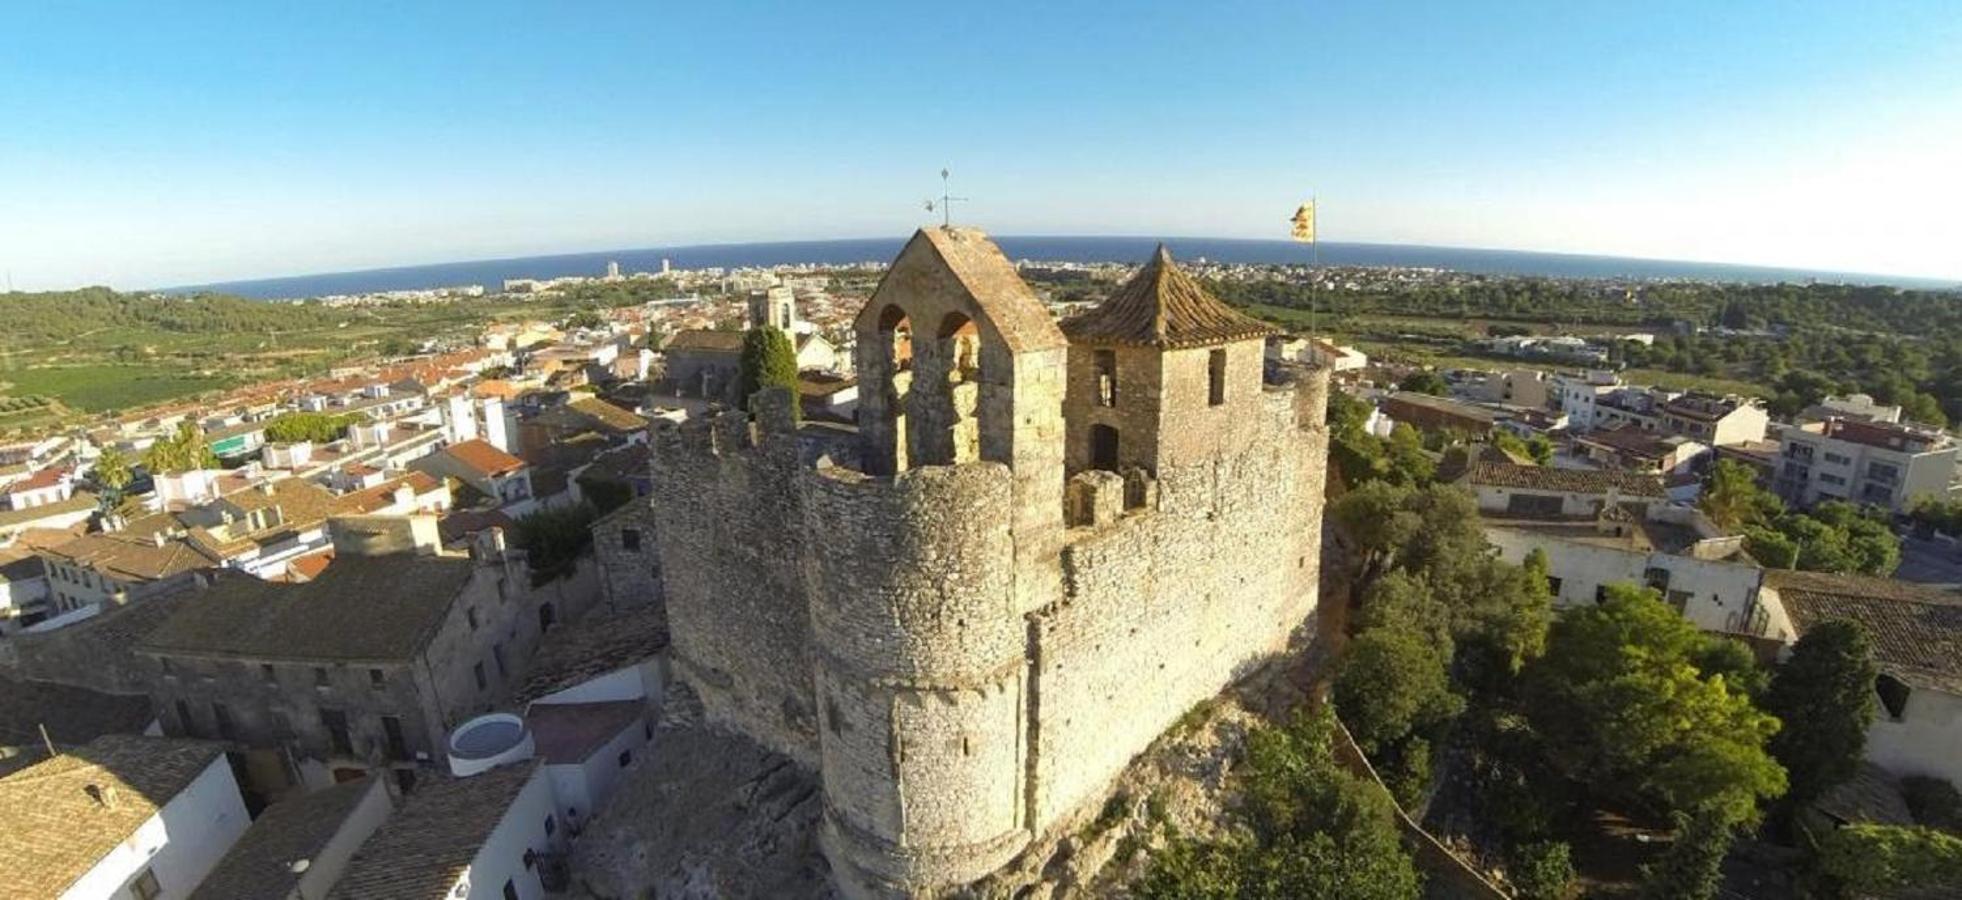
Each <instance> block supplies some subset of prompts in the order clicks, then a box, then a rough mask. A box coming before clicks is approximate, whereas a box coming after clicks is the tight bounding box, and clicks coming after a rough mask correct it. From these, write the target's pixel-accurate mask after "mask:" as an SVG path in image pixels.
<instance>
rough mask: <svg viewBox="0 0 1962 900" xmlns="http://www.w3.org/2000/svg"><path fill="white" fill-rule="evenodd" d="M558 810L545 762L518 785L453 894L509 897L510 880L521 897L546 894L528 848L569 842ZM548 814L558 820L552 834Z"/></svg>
mask: <svg viewBox="0 0 1962 900" xmlns="http://www.w3.org/2000/svg"><path fill="white" fill-rule="evenodd" d="M557 816H558V810H557V808H556V804H555V803H554V802H553V797H552V780H551V779H550V778H549V777H547V776H546V775H545V769H544V768H543V767H540V768H539V769H537V770H535V771H534V772H533V773H532V776H531V780H530V781H528V782H526V783H525V786H524V788H523V789H521V790H519V791H518V796H517V798H516V799H514V800H512V801H511V808H510V809H507V810H505V811H504V819H503V820H502V821H500V822H498V823H497V827H496V828H495V829H492V831H491V833H490V837H489V838H487V839H485V841H484V846H483V847H482V848H481V849H479V850H478V851H477V856H476V857H475V858H474V859H472V860H471V861H470V868H468V869H466V870H464V873H463V877H461V878H459V879H457V887H453V888H452V889H451V891H450V893H449V894H448V895H447V896H449V897H454V898H456V900H503V897H504V883H505V882H506V881H509V882H511V884H512V885H513V886H515V887H516V888H517V890H518V897H519V900H542V898H543V897H544V896H545V887H544V885H543V884H542V883H540V882H539V880H538V868H537V867H535V866H534V867H533V868H530V869H527V868H525V851H526V850H528V849H529V850H536V851H537V852H539V853H546V852H550V851H554V850H557V849H559V848H561V847H563V846H564V845H565V838H566V827H565V823H564V822H563V821H559V820H558V818H557ZM547 817H552V819H553V821H555V822H557V823H558V825H557V827H556V828H555V829H554V833H553V834H552V835H550V836H547V835H546V834H545V819H546V818H547ZM458 888H461V892H459V891H458Z"/></svg>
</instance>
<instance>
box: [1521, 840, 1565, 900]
mask: <svg viewBox="0 0 1962 900" xmlns="http://www.w3.org/2000/svg"><path fill="white" fill-rule="evenodd" d="M1506 880H1508V881H1511V882H1512V886H1513V888H1514V890H1516V891H1517V892H1518V895H1519V897H1520V900H1565V898H1566V896H1567V893H1568V891H1569V890H1571V889H1572V887H1573V883H1574V860H1573V851H1572V850H1571V849H1570V848H1569V847H1568V846H1567V845H1566V844H1564V843H1562V842H1560V841H1536V842H1534V843H1531V844H1527V845H1525V846H1523V847H1520V848H1519V849H1518V850H1517V851H1516V852H1515V853H1514V860H1513V863H1512V865H1511V866H1509V867H1507V869H1506Z"/></svg>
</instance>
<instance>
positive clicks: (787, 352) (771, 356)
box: [737, 325, 802, 418]
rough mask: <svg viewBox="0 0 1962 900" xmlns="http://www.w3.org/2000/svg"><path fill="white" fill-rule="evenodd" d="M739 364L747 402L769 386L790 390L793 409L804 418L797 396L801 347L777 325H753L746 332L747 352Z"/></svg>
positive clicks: (740, 388) (739, 383) (740, 385)
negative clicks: (798, 354)
mask: <svg viewBox="0 0 1962 900" xmlns="http://www.w3.org/2000/svg"><path fill="white" fill-rule="evenodd" d="M738 365H739V366H740V368H739V371H738V375H737V396H739V397H741V398H743V402H744V403H745V404H747V403H748V402H749V398H750V397H751V395H753V394H755V393H756V392H757V391H760V390H762V389H764V388H766V387H780V388H784V389H786V390H788V391H790V396H791V404H790V409H791V412H792V414H793V415H796V416H798V417H799V418H802V411H801V410H800V409H799V404H798V403H797V402H796V398H797V350H796V348H794V347H792V346H791V344H790V337H789V336H788V335H786V334H784V333H783V331H782V330H780V329H778V328H777V327H776V326H774V325H765V326H763V327H762V328H752V329H750V330H749V332H748V333H746V334H744V335H743V353H742V357H741V358H740V360H739V362H738Z"/></svg>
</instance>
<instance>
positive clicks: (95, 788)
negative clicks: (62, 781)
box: [82, 784, 117, 809]
mask: <svg viewBox="0 0 1962 900" xmlns="http://www.w3.org/2000/svg"><path fill="white" fill-rule="evenodd" d="M82 792H83V793H85V794H88V795H89V799H90V800H94V801H95V805H96V806H98V807H101V808H102V809H115V808H116V804H117V797H116V789H115V788H114V787H105V786H103V785H99V784H87V785H83V786H82Z"/></svg>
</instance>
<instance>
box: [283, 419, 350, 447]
mask: <svg viewBox="0 0 1962 900" xmlns="http://www.w3.org/2000/svg"><path fill="white" fill-rule="evenodd" d="M357 418H358V416H356V415H354V414H351V413H350V414H347V415H330V414H328V413H317V412H290V413H281V414H280V415H277V416H274V417H272V419H271V420H269V421H267V422H266V440H269V441H272V442H274V443H280V444H290V443H294V442H297V441H312V442H314V443H316V444H325V443H328V442H331V441H337V440H340V439H341V438H342V437H343V436H345V435H346V434H347V429H348V426H350V425H352V424H354V422H355V420H356V419H357Z"/></svg>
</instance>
